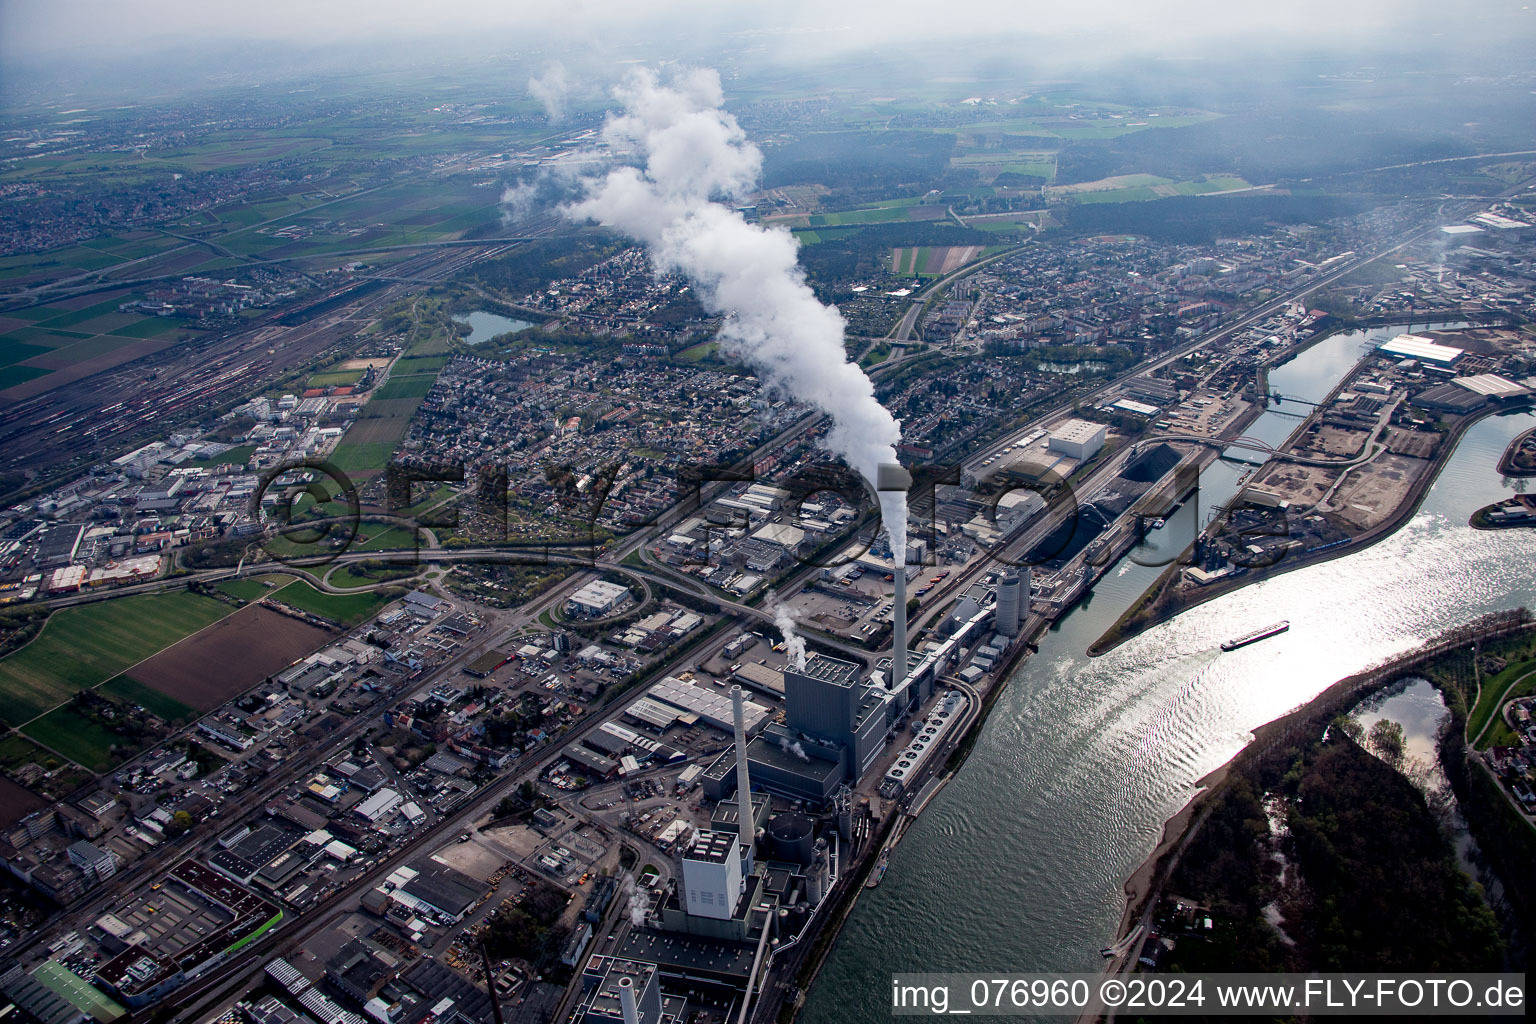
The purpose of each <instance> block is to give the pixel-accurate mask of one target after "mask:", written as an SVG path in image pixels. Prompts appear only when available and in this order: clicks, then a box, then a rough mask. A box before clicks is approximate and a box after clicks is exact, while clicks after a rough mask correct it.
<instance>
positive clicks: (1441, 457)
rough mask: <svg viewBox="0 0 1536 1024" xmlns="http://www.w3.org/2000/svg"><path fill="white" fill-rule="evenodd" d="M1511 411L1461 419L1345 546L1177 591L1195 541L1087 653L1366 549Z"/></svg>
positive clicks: (1407, 515)
mask: <svg viewBox="0 0 1536 1024" xmlns="http://www.w3.org/2000/svg"><path fill="white" fill-rule="evenodd" d="M1505 411H1507V410H1505V409H1503V408H1498V407H1495V408H1490V409H1485V410H1482V411H1480V412H1478V413H1475V414H1472V415H1470V416H1466V417H1463V418H1462V420H1461V421H1460V422H1458V423H1457V424H1456V425H1455V426H1454V427H1453V428H1452V429H1451V432H1450V433H1449V434H1448V435H1447V437H1446V438H1445V440H1444V442H1443V443H1442V444H1441V446H1440V449H1439V451H1437V452H1436V453H1435V455H1434V458H1433V460H1432V462H1431V465H1430V466H1429V468H1428V469H1427V470H1426V471H1425V472H1424V473H1422V474H1420V476H1419V477H1418V478H1417V479H1416V480H1414V481H1413V483H1412V484H1411V485H1410V486H1409V487H1408V489H1407V491H1405V492H1404V495H1403V500H1402V502H1400V503H1399V504H1398V506H1397V508H1396V509H1395V510H1394V511H1393V512H1392V513H1391V514H1390V515H1389V516H1387V517H1386V518H1385V519H1384V520H1382V522H1380V523H1378V524H1376V525H1375V526H1373V527H1371V528H1370V529H1367V530H1365V531H1363V532H1361V533H1360V534H1358V535H1357V536H1354V537H1351V538H1349V539H1348V540H1347V541H1345V542H1344V543H1341V544H1336V545H1333V546H1331V547H1329V548H1327V549H1325V550H1317V551H1309V552H1306V553H1305V554H1301V555H1286V556H1285V557H1283V558H1281V559H1280V560H1279V561H1278V562H1276V563H1275V564H1273V565H1269V566H1263V567H1259V568H1253V569H1248V570H1247V571H1245V572H1244V573H1242V575H1240V576H1235V577H1228V578H1226V579H1222V580H1217V581H1215V582H1214V583H1209V584H1207V585H1205V586H1203V587H1201V588H1199V589H1198V590H1194V591H1188V592H1185V593H1182V594H1175V593H1173V592H1172V591H1171V589H1170V588H1171V587H1172V586H1173V585H1174V583H1175V582H1176V581H1177V579H1178V576H1179V574H1180V573H1182V572H1183V571H1184V569H1185V567H1186V566H1189V565H1192V564H1194V560H1193V557H1192V555H1193V551H1194V545H1193V544H1191V545H1189V546H1188V547H1186V548H1185V549H1184V551H1183V552H1182V553H1181V554H1180V555H1179V557H1178V558H1176V559H1175V560H1174V561H1173V564H1171V565H1170V566H1169V567H1168V568H1167V570H1166V571H1164V573H1163V574H1162V575H1161V576H1159V577H1158V579H1157V581H1156V582H1155V583H1154V584H1153V585H1152V586H1151V587H1150V588H1148V590H1147V592H1146V593H1145V594H1143V595H1142V597H1141V599H1140V600H1138V601H1137V602H1136V603H1135V604H1133V605H1132V606H1131V607H1130V608H1128V609H1126V611H1125V613H1124V614H1123V615H1121V616H1120V618H1119V619H1118V620H1116V621H1115V623H1114V625H1112V626H1110V628H1109V629H1107V630H1105V631H1104V634H1103V635H1102V636H1100V637H1099V638H1098V639H1097V640H1095V641H1094V642H1093V643H1092V644H1090V645H1089V647H1088V651H1087V653H1088V656H1089V657H1093V658H1096V657H1099V656H1101V655H1104V654H1108V653H1109V652H1110V651H1112V650H1114V649H1115V648H1116V647H1118V646H1120V645H1121V644H1122V643H1124V642H1125V641H1127V640H1130V639H1131V638H1132V637H1136V636H1139V635H1141V634H1142V633H1144V632H1146V631H1147V630H1149V629H1152V628H1154V627H1156V626H1159V625H1162V624H1163V623H1165V622H1167V621H1168V620H1170V619H1172V618H1174V617H1175V616H1177V615H1179V614H1181V613H1183V612H1186V611H1188V610H1189V609H1191V608H1196V607H1199V606H1200V605H1202V604H1205V603H1206V602H1207V601H1212V600H1215V599H1216V598H1218V597H1224V596H1226V595H1227V594H1230V593H1233V592H1234V591H1237V590H1240V589H1242V588H1243V587H1246V586H1250V585H1252V584H1254V583H1259V582H1262V581H1264V580H1268V579H1273V578H1274V577H1276V576H1280V575H1282V574H1284V573H1288V572H1292V571H1294V570H1296V569H1304V568H1306V567H1308V566H1311V565H1318V564H1320V563H1322V562H1328V561H1332V560H1333V559H1336V558H1339V557H1342V556H1344V555H1352V554H1355V553H1356V552H1359V551H1362V550H1364V549H1366V548H1368V547H1370V546H1371V545H1373V544H1375V543H1377V542H1378V541H1381V540H1383V539H1385V538H1387V537H1389V536H1391V535H1392V534H1394V533H1396V532H1397V531H1398V530H1399V529H1401V528H1402V527H1403V526H1404V525H1405V524H1406V523H1407V522H1408V521H1409V520H1410V519H1412V518H1413V517H1414V516H1415V515H1416V514H1417V513H1418V511H1419V508H1420V506H1422V505H1423V503H1424V499H1425V497H1426V496H1427V495H1428V494H1429V491H1430V489H1431V488H1432V487H1433V486H1434V483H1435V481H1436V480H1437V479H1439V477H1440V473H1441V471H1442V470H1443V469H1444V468H1445V466H1446V464H1447V463H1448V462H1450V460H1451V457H1452V456H1453V455H1454V454H1455V452H1456V447H1457V445H1458V444H1460V443H1461V439H1462V438H1463V437H1464V436H1465V435H1466V433H1467V431H1468V430H1470V429H1471V428H1472V427H1473V426H1475V425H1476V424H1478V423H1479V422H1481V421H1482V420H1484V419H1486V418H1487V417H1489V416H1492V415H1496V414H1498V413H1501V412H1505Z"/></svg>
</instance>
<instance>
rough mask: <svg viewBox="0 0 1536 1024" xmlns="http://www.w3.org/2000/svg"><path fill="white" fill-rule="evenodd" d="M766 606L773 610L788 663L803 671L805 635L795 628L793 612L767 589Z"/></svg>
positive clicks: (775, 623)
mask: <svg viewBox="0 0 1536 1024" xmlns="http://www.w3.org/2000/svg"><path fill="white" fill-rule="evenodd" d="M768 608H769V609H770V610H771V611H772V612H773V624H774V625H775V626H778V627H779V632H780V633H782V634H783V635H784V650H785V652H786V653H788V655H789V663H790V664H791V665H793V666H794V667H795V669H796V670H797V671H800V672H804V671H805V637H803V636H801V635H800V634H799V633H798V632H797V631H796V629H795V613H794V612H792V611H790V610H789V606H788V605H786V604H784V602H782V601H780V600H779V595H778V594H775V593H774V592H773V591H771V590H770V591H768Z"/></svg>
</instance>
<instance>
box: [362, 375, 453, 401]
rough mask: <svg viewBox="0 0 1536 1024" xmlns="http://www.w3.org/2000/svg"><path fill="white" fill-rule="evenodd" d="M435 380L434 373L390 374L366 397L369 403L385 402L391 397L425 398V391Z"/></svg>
mask: <svg viewBox="0 0 1536 1024" xmlns="http://www.w3.org/2000/svg"><path fill="white" fill-rule="evenodd" d="M436 381H437V374H435V373H416V374H410V375H408V376H400V375H397V374H390V377H389V380H387V381H385V382H384V383H383V384H380V385H379V387H378V390H376V391H375V392H374V393H373V394H372V395H370V396H369V397H368V402H369V404H370V405H371V404H372V403H374V402H387V401H389V400H390V399H392V398H426V397H427V392H429V391H431V390H432V385H433V384H434V383H436Z"/></svg>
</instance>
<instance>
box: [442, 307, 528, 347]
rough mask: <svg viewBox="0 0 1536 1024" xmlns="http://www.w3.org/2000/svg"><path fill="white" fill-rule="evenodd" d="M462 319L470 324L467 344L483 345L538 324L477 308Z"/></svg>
mask: <svg viewBox="0 0 1536 1024" xmlns="http://www.w3.org/2000/svg"><path fill="white" fill-rule="evenodd" d="M460 319H462V320H463V321H464V322H465V323H467V324H469V336H468V337H467V338H465V339H464V343H465V344H467V345H483V344H485V343H486V342H487V341H490V340H491V339H492V338H498V337H500V336H501V335H503V334H515V333H516V332H518V331H526V330H527V329H528V328H530V327H534V326H537V325H536V324H534V323H533V321H531V320H514V319H512V318H511V317H509V316H501V315H500V314H498V313H487V312H484V311H483V310H476V311H475V312H473V313H470V314H468V315H467V316H464V317H461V318H460Z"/></svg>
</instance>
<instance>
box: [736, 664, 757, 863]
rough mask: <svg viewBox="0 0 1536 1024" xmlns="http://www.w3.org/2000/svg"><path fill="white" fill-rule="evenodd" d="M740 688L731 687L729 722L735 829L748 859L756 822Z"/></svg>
mask: <svg viewBox="0 0 1536 1024" xmlns="http://www.w3.org/2000/svg"><path fill="white" fill-rule="evenodd" d="M741 699H742V698H741V687H739V686H733V687H731V720H732V723H733V725H734V726H735V730H736V809H737V810H738V811H739V812H740V813H739V814H738V815H737V821H736V827H737V829H738V830H739V831H740V834H741V845H743V846H745V847H746V848H747V856H748V858H749V859H750V858H751V856H752V852H753V850H754V848H755V846H756V837H757V821H756V818H755V817H754V816H753V814H752V777H751V776H750V775H748V774H747V717H746V714H745V712H743V711H742V707H741Z"/></svg>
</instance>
